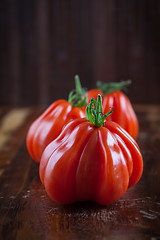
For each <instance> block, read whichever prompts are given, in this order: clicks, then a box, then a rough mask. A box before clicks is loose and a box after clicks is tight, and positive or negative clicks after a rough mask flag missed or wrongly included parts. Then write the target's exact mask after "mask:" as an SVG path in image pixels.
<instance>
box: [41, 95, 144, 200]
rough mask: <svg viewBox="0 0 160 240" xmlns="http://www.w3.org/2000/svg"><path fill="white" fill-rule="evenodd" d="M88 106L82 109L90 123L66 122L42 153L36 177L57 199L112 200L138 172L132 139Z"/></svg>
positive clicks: (137, 154)
mask: <svg viewBox="0 0 160 240" xmlns="http://www.w3.org/2000/svg"><path fill="white" fill-rule="evenodd" d="M99 98H100V97H99V96H98V99H97V102H98V101H99ZM92 104H93V101H92ZM92 104H90V107H89V108H88V109H89V110H88V109H87V110H88V114H87V119H89V120H90V121H91V122H90V121H89V120H87V119H86V118H81V119H76V120H73V121H71V122H70V123H68V124H67V125H66V126H65V128H64V129H63V131H62V132H61V134H60V135H59V136H58V137H57V138H56V139H55V140H53V141H52V142H51V143H50V144H49V145H48V146H47V147H46V149H45V150H44V152H43V155H42V158H41V161H40V178H41V181H42V183H43V184H44V186H45V189H46V192H47V193H48V195H49V197H50V198H51V199H53V200H54V201H56V202H59V203H62V204H68V203H72V202H75V201H86V200H92V201H95V202H97V203H100V204H103V205H105V204H108V203H112V202H114V201H116V200H117V199H119V198H120V197H122V196H123V194H124V193H125V192H126V190H127V188H128V187H130V186H133V185H134V184H136V183H137V182H138V181H139V179H140V177H141V175H142V170H143V160H142V155H141V153H140V150H139V147H138V145H137V143H136V142H135V140H134V139H133V138H132V137H131V136H130V135H129V134H128V133H127V132H126V131H125V130H124V129H123V128H122V127H121V126H119V125H118V124H116V123H115V122H112V121H105V122H104V123H103V121H104V118H105V117H106V116H107V115H104V116H103V114H102V111H101V109H102V107H101V106H96V107H95V109H93V108H92V107H91V105H92ZM100 111H101V112H100Z"/></svg>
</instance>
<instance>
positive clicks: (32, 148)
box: [27, 76, 87, 162]
mask: <svg viewBox="0 0 160 240" xmlns="http://www.w3.org/2000/svg"><path fill="white" fill-rule="evenodd" d="M75 81H76V90H75V91H72V92H71V93H70V94H69V100H68V101H66V100H63V99H62V100H58V101H55V102H54V103H52V104H51V105H50V106H49V108H48V109H46V111H45V112H44V113H43V114H42V115H41V116H39V117H38V118H37V119H36V120H35V121H34V122H33V123H32V125H31V127H30V128H29V131H28V134H27V148H28V151H29V153H30V155H31V157H32V158H33V159H34V160H35V161H36V162H39V161H40V158H41V155H42V153H43V151H44V149H45V147H46V146H47V145H48V144H49V143H50V142H51V141H52V140H53V139H55V138H56V137H57V136H58V135H59V134H60V132H61V131H62V129H63V127H64V126H65V125H66V124H67V123H68V122H69V121H71V120H73V119H76V118H82V117H85V111H84V105H85V104H86V103H87V99H86V96H85V92H84V90H83V89H82V88H81V85H80V81H79V78H78V76H75Z"/></svg>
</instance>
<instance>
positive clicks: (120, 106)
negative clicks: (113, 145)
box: [88, 89, 139, 139]
mask: <svg viewBox="0 0 160 240" xmlns="http://www.w3.org/2000/svg"><path fill="white" fill-rule="evenodd" d="M98 94H101V96H102V99H103V101H102V106H103V111H104V113H105V112H108V109H109V108H110V107H114V112H113V114H111V115H110V116H109V118H108V120H111V121H114V122H116V123H118V124H119V125H120V126H121V127H123V128H124V129H125V130H126V131H127V132H128V133H129V134H130V135H131V136H132V137H133V138H134V139H136V137H137V135H138V131H139V124H138V120H137V116H136V114H135V112H134V110H133V107H132V105H131V102H130V100H129V99H128V97H127V96H126V95H125V94H124V93H122V92H121V91H114V92H112V93H110V94H103V93H102V92H101V90H100V89H92V90H90V91H88V103H89V102H90V99H91V98H95V99H96V98H97V95H98Z"/></svg>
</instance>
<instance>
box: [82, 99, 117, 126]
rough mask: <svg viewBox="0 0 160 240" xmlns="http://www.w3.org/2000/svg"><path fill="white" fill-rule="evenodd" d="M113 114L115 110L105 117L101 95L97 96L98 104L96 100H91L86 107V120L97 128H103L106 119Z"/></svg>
mask: <svg viewBox="0 0 160 240" xmlns="http://www.w3.org/2000/svg"><path fill="white" fill-rule="evenodd" d="M112 112H113V108H112V109H111V111H110V112H108V113H106V114H104V115H103V107H102V97H101V95H100V94H98V96H97V102H96V100H95V99H94V98H91V99H90V103H89V104H88V105H87V107H86V118H87V120H88V121H90V122H91V123H92V124H93V125H94V126H95V127H102V126H103V125H104V121H105V119H106V118H107V117H108V116H109V115H110V114H111V113H112Z"/></svg>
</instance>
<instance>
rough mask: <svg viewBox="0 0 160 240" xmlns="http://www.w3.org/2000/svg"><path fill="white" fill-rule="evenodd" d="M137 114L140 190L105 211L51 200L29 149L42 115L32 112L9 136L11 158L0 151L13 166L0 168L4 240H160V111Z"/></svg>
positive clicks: (0, 231) (134, 189)
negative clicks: (31, 130)
mask: <svg viewBox="0 0 160 240" xmlns="http://www.w3.org/2000/svg"><path fill="white" fill-rule="evenodd" d="M135 109H136V112H137V115H138V119H139V122H140V133H139V136H138V139H137V141H138V143H139V146H140V148H141V151H142V154H143V158H144V173H143V176H142V179H141V180H140V182H139V183H138V184H137V185H136V186H134V187H132V188H130V189H128V191H127V192H126V194H125V195H124V196H123V197H122V198H121V199H119V200H118V201H117V202H115V203H113V204H110V205H107V206H100V205H98V204H96V203H92V202H84V203H80V202H78V203H75V204H70V205H59V204H57V203H54V202H53V201H51V200H50V199H49V198H48V196H47V194H46V192H45V190H44V188H43V186H42V184H41V182H40V179H39V173H38V171H39V169H38V168H39V166H38V164H37V163H35V162H34V161H33V160H32V159H31V158H30V156H29V154H28V152H27V149H26V144H25V136H26V132H27V130H28V127H29V125H30V124H31V122H32V121H33V120H34V119H35V118H36V117H37V116H38V115H39V114H40V112H42V109H35V108H34V109H33V108H32V109H30V112H29V113H28V115H27V116H26V118H25V120H24V121H23V122H22V123H21V124H19V126H18V127H17V128H16V129H15V130H14V131H10V134H11V135H10V141H9V142H8V143H7V146H8V148H9V152H8V151H6V155H4V151H0V159H1V161H2V162H3V163H7V161H9V162H8V164H1V165H0V168H1V169H2V167H3V168H4V171H3V172H2V173H1V174H0V239H4V240H5V239H10V240H12V239H17V240H20V239H24V240H27V239H37V240H38V239H40V240H41V239H43V240H44V239H47V240H48V239H56V240H63V239H71V240H73V239H74V240H78V239H84V240H89V239H124V240H125V239H159V238H160V229H159V226H160V188H159V185H160V165H159V157H160V151H159V144H160V138H159V136H160V106H156V105H146V106H144V105H136V106H135ZM23 110H24V109H23ZM4 116H5V115H2V119H4ZM15 138H16V139H17V140H16V142H15ZM13 153H14V154H13ZM4 158H5V160H4Z"/></svg>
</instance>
